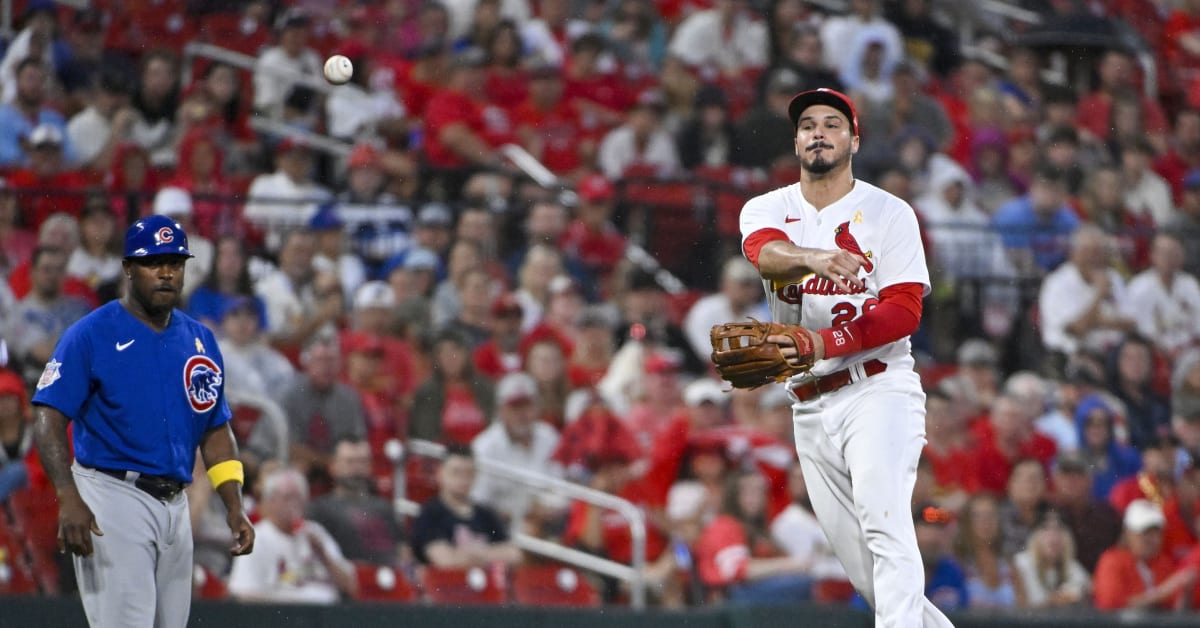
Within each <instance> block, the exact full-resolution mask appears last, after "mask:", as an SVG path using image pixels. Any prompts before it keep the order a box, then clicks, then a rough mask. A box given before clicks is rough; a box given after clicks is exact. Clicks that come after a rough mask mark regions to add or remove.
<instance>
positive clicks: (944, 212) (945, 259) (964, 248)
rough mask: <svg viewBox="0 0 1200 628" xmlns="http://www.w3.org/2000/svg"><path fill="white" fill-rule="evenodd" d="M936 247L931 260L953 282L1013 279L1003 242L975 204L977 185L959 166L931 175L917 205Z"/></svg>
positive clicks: (948, 166)
mask: <svg viewBox="0 0 1200 628" xmlns="http://www.w3.org/2000/svg"><path fill="white" fill-rule="evenodd" d="M915 205H916V209H917V212H919V214H920V216H921V218H922V219H924V222H925V225H926V227H925V234H926V236H927V237H928V238H929V240H930V243H931V244H932V245H933V247H932V248H933V250H932V251H931V253H932V258H933V260H934V262H935V263H936V264H937V266H938V268H939V269H940V270H941V272H942V273H943V274H944V275H946V276H947V277H948V278H951V279H958V278H989V279H990V278H997V277H1010V276H1012V275H1013V269H1012V265H1011V264H1010V263H1009V260H1008V259H1007V257H1006V256H1005V253H1004V247H1003V246H1001V242H1000V239H999V238H998V237H996V234H995V233H994V232H992V231H991V229H989V228H988V222H989V218H988V215H987V214H986V213H984V211H983V210H982V209H981V208H980V207H979V205H978V204H976V201H975V182H974V181H972V180H971V177H970V175H969V174H967V171H966V170H965V169H963V168H962V166H959V165H958V164H956V163H954V162H951V161H946V162H943V164H942V165H941V166H940V167H939V168H936V169H934V170H933V171H932V172H931V173H930V177H929V182H928V186H927V188H926V191H925V193H924V194H922V195H921V196H919V197H918V198H917V199H916V201H915Z"/></svg>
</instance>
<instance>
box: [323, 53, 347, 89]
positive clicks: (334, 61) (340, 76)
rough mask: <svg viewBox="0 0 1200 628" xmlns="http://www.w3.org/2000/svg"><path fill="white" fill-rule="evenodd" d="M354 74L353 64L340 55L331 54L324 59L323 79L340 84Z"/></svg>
mask: <svg viewBox="0 0 1200 628" xmlns="http://www.w3.org/2000/svg"><path fill="white" fill-rule="evenodd" d="M352 76H354V64H353V63H351V62H350V59H348V58H346V57H344V56H342V55H333V56H332V57H329V58H328V59H326V60H325V80H327V81H329V82H330V83H333V84H334V85H341V84H343V83H345V82H346V81H349V80H350V77H352Z"/></svg>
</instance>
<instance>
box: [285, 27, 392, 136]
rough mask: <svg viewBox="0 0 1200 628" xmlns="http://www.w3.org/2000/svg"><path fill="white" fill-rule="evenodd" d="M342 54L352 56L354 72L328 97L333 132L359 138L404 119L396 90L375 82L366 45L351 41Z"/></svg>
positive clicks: (373, 63)
mask: <svg viewBox="0 0 1200 628" xmlns="http://www.w3.org/2000/svg"><path fill="white" fill-rule="evenodd" d="M265 54H266V53H264V56H265ZM338 54H342V55H344V56H346V57H347V58H349V59H350V61H351V62H352V63H353V64H354V73H353V75H352V76H351V78H350V82H348V83H346V84H344V85H338V86H336V87H334V88H333V91H331V92H330V93H329V95H328V97H327V98H326V100H325V119H326V120H327V121H328V124H329V135H330V136H332V137H335V138H337V139H342V140H355V139H358V138H361V137H364V136H367V135H371V134H373V133H375V132H377V129H379V128H380V127H382V126H383V125H386V124H390V123H395V122H398V121H402V120H403V119H404V116H405V113H406V111H405V109H404V105H403V103H401V102H400V101H399V99H398V98H397V96H396V90H395V89H393V88H392V87H391V86H388V85H376V84H374V83H373V82H372V72H373V70H374V69H375V61H374V57H373V55H370V54H368V50H367V48H366V46H365V45H364V44H363V43H362V42H358V41H351V42H348V43H346V44H344V45H343V46H342V48H341V49H340V50H339V51H338Z"/></svg>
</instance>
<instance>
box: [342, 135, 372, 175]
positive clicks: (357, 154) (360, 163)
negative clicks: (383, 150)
mask: <svg viewBox="0 0 1200 628" xmlns="http://www.w3.org/2000/svg"><path fill="white" fill-rule="evenodd" d="M379 158H380V155H379V149H377V148H375V146H374V145H373V144H371V143H369V142H362V143H359V144H357V145H355V147H354V149H353V150H351V151H350V155H349V156H348V157H347V158H346V167H347V168H349V169H351V170H353V169H355V168H378V167H379Z"/></svg>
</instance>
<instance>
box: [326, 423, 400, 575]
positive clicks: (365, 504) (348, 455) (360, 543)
mask: <svg viewBox="0 0 1200 628" xmlns="http://www.w3.org/2000/svg"><path fill="white" fill-rule="evenodd" d="M329 475H330V476H332V477H333V491H332V492H330V493H327V494H325V495H322V496H321V497H318V498H317V499H315V500H313V501H312V503H310V504H309V505H308V512H307V516H308V519H309V520H311V521H313V522H316V523H318V524H320V525H321V527H323V528H325V530H327V531H328V532H329V535H330V536H331V537H332V538H333V540H334V541H335V542H336V543H337V545H338V547H340V548H341V550H342V554H343V555H344V556H345V557H346V559H347V560H353V561H363V562H367V563H371V564H374V565H392V566H395V565H399V564H400V563H401V562H402V560H403V558H404V556H405V554H406V553H407V552H405V551H404V549H405V548H404V544H403V542H404V538H403V536H404V531H403V527H402V525H401V522H400V521H398V520H397V515H396V512H395V511H394V510H393V508H392V504H391V502H390V501H388V500H386V499H383V498H382V497H379V496H378V495H376V494H375V493H374V491H373V490H372V482H371V447H370V445H368V444H367V442H366V441H363V440H339V441H338V442H337V445H335V446H334V450H333V460H332V461H330V463H329Z"/></svg>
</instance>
